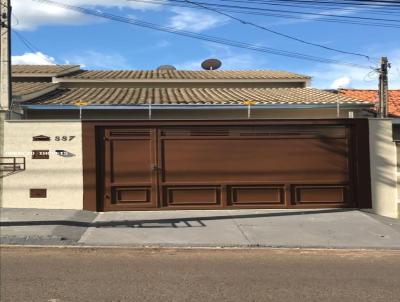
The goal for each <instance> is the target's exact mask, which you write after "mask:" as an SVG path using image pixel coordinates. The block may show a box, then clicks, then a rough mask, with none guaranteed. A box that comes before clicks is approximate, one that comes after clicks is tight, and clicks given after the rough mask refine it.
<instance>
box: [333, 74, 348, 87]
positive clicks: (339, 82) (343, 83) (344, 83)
mask: <svg viewBox="0 0 400 302" xmlns="http://www.w3.org/2000/svg"><path fill="white" fill-rule="evenodd" d="M350 83H351V79H350V77H348V76H343V77H340V78H337V79H336V80H334V81H333V83H332V84H331V86H330V87H329V88H331V89H338V88H346V87H348V86H349V84H350Z"/></svg>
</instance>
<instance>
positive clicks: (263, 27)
mask: <svg viewBox="0 0 400 302" xmlns="http://www.w3.org/2000/svg"><path fill="white" fill-rule="evenodd" d="M185 2H187V3H190V4H194V5H197V6H199V7H203V8H204V9H207V10H210V11H213V12H215V13H217V14H221V15H223V16H226V17H228V18H231V19H233V20H236V21H238V22H240V23H241V24H243V25H250V26H253V27H256V28H259V29H262V30H265V31H268V32H270V33H273V34H275V35H278V36H281V37H285V38H288V39H291V40H294V41H297V42H300V43H303V44H307V45H312V46H316V47H320V48H323V49H327V50H331V51H335V52H339V53H343V54H348V55H354V56H359V57H363V58H367V60H369V59H370V56H368V55H365V54H361V53H355V52H349V51H344V50H340V49H336V48H332V47H328V46H324V45H321V44H317V43H312V42H309V41H306V40H303V39H300V38H296V37H294V36H290V35H287V34H284V33H281V32H278V31H275V30H272V29H269V28H267V27H265V26H262V25H258V24H256V23H253V22H250V21H246V20H243V19H240V18H237V17H235V16H233V15H230V14H227V13H224V12H221V11H219V10H216V9H214V8H210V7H208V6H205V5H202V4H199V3H197V2H193V1H190V0H185Z"/></svg>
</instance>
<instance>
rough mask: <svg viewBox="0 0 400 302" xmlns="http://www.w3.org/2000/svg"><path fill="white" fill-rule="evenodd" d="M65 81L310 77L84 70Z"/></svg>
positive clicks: (283, 73)
mask: <svg viewBox="0 0 400 302" xmlns="http://www.w3.org/2000/svg"><path fill="white" fill-rule="evenodd" d="M64 78H65V79H81V80H84V79H86V80H106V79H107V80H163V79H164V80H219V79H224V80H243V79H249V80H250V79H258V80H263V79H264V80H266V79H269V80H273V79H276V80H281V79H303V80H307V79H310V77H308V76H305V75H301V74H296V73H291V72H287V71H275V70H213V71H206V70H202V71H189V70H84V71H82V72H80V73H77V74H75V75H73V76H67V77H64Z"/></svg>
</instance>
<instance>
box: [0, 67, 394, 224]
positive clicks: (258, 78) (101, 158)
mask: <svg viewBox="0 0 400 302" xmlns="http://www.w3.org/2000/svg"><path fill="white" fill-rule="evenodd" d="M310 80H311V78H310V77H308V76H304V75H299V74H295V73H290V72H285V71H268V70H257V71H223V70H217V71H181V70H148V71H134V70H126V71H87V70H81V69H80V68H79V66H76V65H59V66H57V65H56V66H14V67H13V104H12V110H13V112H14V113H13V118H12V120H9V121H7V122H6V127H5V141H6V142H5V150H6V152H7V154H10V156H11V155H12V154H17V153H18V152H22V154H26V153H24V152H29V155H28V156H27V155H25V156H20V157H19V158H16V157H15V158H12V161H14V162H15V164H14V167H17V168H19V169H17V168H15V169H13V171H11V173H10V174H12V175H10V176H9V177H5V178H4V191H3V204H2V205H3V206H6V207H41V208H74V209H82V208H83V209H86V210H94V211H96V210H97V211H111V210H156V209H158V210H175V209H221V208H229V209H237V208H294V209H296V208H332V207H333V208H349V207H351V208H353V207H355V208H371V207H375V203H376V202H377V200H378V198H377V197H379V196H377V194H375V192H377V191H376V190H375V186H376V185H377V184H378V181H376V179H375V178H376V177H375V175H374V174H373V173H372V174H371V170H370V159H373V158H374V157H375V156H376V150H375V149H374V148H373V147H370V142H371V141H374V142H375V141H376V142H380V140H384V138H378V139H376V133H377V131H378V130H379V129H381V127H384V126H385V125H387V123H386V124H385V123H384V124H382V125H383V126H382V125H381V124H380V122H379V121H375V120H369V119H368V117H371V116H373V114H371V109H372V108H373V105H374V104H373V102H370V101H364V100H360V99H357V98H352V97H347V96H342V95H339V94H335V93H330V92H326V91H322V90H318V89H313V88H309V85H310ZM78 105H81V106H78ZM366 150H367V151H366ZM368 150H370V152H368ZM389 155H390V154H389ZM11 167H12V165H11V164H10V166H9V167H8V168H9V169H10V168H11ZM24 169H25V170H24ZM23 170H24V171H23ZM383 171H386V169H385V167H383ZM382 174H385V175H384V176H385V177H389V178H390V177H391V176H390V175H389V176H388V175H387V174H388V173H387V172H382ZM389 174H390V173H389ZM371 175H372V176H371ZM378 176H379V175H378ZM385 190H386V187H384V191H385ZM392 191H393V190H392ZM392 191H390V188H389V189H388V190H386V191H385V192H389V194H390V192H392ZM393 192H395V191H393ZM378 195H379V194H378ZM379 211H380V213H383V214H385V215H388V216H394V214H393V213H394V210H393V209H392V208H391V209H389V210H387V209H379ZM396 211H397V210H396Z"/></svg>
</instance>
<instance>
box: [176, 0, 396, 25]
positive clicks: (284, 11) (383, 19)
mask: <svg viewBox="0 0 400 302" xmlns="http://www.w3.org/2000/svg"><path fill="white" fill-rule="evenodd" d="M168 1H171V2H185V0H168ZM198 3H200V4H203V5H208V6H215V7H226V8H233V9H235V8H236V9H249V10H254V9H255V10H260V11H268V12H278V13H290V14H301V15H311V16H318V17H335V18H345V19H356V20H364V21H366V20H369V21H385V22H395V23H400V20H396V19H385V18H372V17H360V16H344V15H334V14H328V13H311V12H300V11H293V10H283V9H269V8H255V7H249V6H239V5H224V4H217V3H207V2H206V3H204V2H198Z"/></svg>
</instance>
